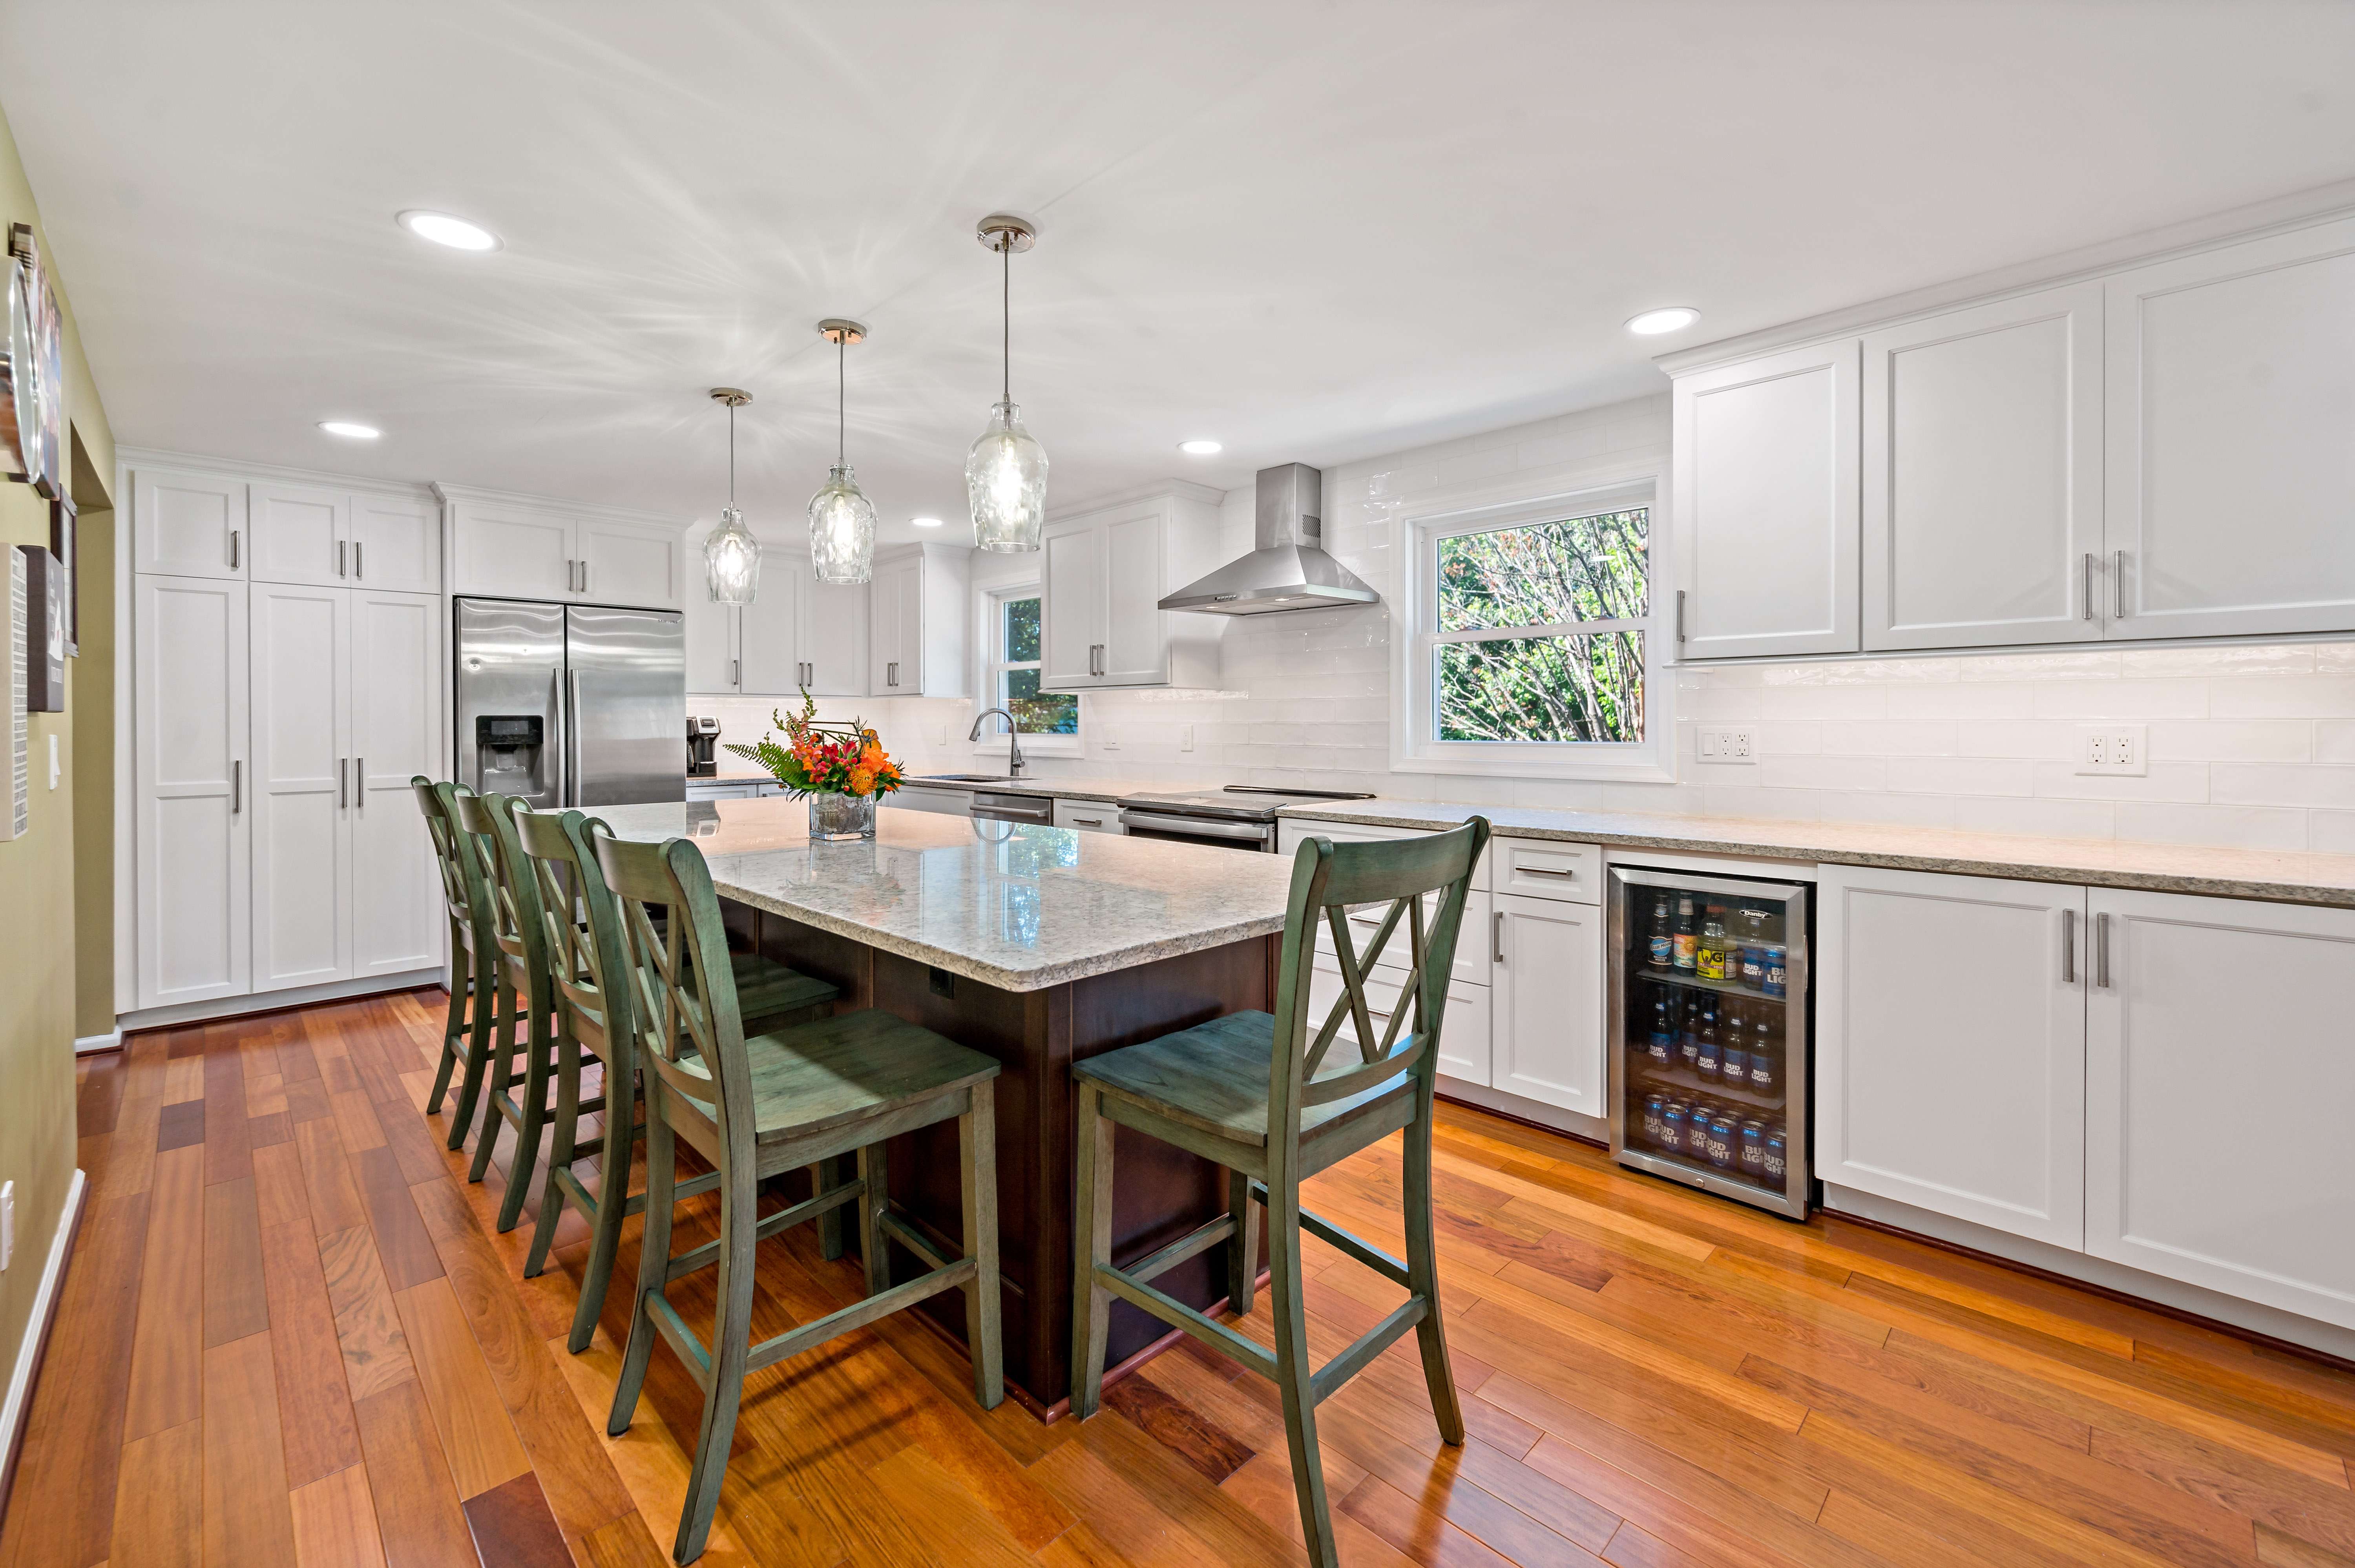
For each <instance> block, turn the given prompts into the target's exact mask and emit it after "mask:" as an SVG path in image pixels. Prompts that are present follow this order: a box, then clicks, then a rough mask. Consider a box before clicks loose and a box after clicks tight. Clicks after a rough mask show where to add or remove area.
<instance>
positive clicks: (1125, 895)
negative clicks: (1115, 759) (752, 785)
mask: <svg viewBox="0 0 2355 1568" xmlns="http://www.w3.org/2000/svg"><path fill="white" fill-rule="evenodd" d="M592 815H594V816H598V817H601V818H602V820H603V821H604V822H605V824H606V825H607V826H608V827H611V828H612V829H613V832H614V834H615V836H617V837H623V838H630V839H639V840H644V841H646V842H659V841H660V840H662V839H665V838H676V837H692V838H694V839H695V840H696V842H697V843H698V845H699V846H700V847H701V848H702V850H703V853H704V856H705V858H706V859H707V860H708V861H709V864H710V867H711V880H712V883H713V885H714V886H715V887H717V888H718V889H719V891H720V893H721V894H722V895H723V896H725V897H728V898H731V899H735V900H737V901H740V902H743V903H747V904H751V906H753V907H754V908H755V909H762V910H766V911H768V912H771V913H773V914H780V915H783V916H785V917H786V918H787V919H789V920H797V921H801V922H803V923H805V924H808V925H814V926H816V927H818V928H819V929H820V930H823V931H830V932H833V933H837V935H841V936H847V937H849V938H850V939H851V940H852V941H854V942H862V943H865V944H868V945H869V946H871V947H879V948H881V949H883V950H884V951H885V952H888V953H897V954H900V955H902V956H903V957H908V958H912V959H915V960H916V961H917V962H919V963H922V964H930V965H935V966H937V967H939V968H942V969H946V970H948V971H949V972H950V973H951V974H955V975H963V976H967V977H968V978H971V979H975V980H978V981H980V982H981V983H982V984H984V985H987V986H995V987H998V988H999V989H1001V990H1007V991H1038V990H1044V989H1046V988H1047V987H1050V986H1060V985H1063V984H1065V983H1067V982H1069V981H1072V980H1078V979H1083V978H1085V977H1086V976H1091V975H1103V974H1107V973H1109V972H1111V971H1113V970H1115V969H1126V968H1131V967H1133V966H1135V965H1140V964H1149V963H1151V962H1153V961H1154V960H1155V959H1157V958H1168V957H1174V956H1175V955H1178V954H1181V953H1191V952H1195V951H1197V950H1199V949H1201V948H1205V947H1219V946H1223V945H1225V944H1228V943H1230V942H1241V941H1242V940H1244V939H1245V938H1247V937H1253V936H1266V935H1269V934H1271V933H1275V932H1280V931H1282V930H1283V929H1284V907H1285V898H1286V895H1287V893H1288V892H1289V891H1290V888H1291V883H1292V862H1291V861H1290V860H1289V859H1285V858H1284V857H1283V856H1279V855H1242V854H1237V853H1236V852H1235V851H1234V850H1232V849H1223V848H1209V847H1207V846H1202V845H1195V844H1176V843H1168V842H1164V841H1161V840H1157V839H1147V838H1129V837H1122V836H1120V835H1117V834H1110V833H1078V832H1073V831H1071V830H1069V829H1065V828H1060V827H1027V826H1018V825H1015V824H1011V823H1002V822H971V821H968V820H966V819H965V818H964V817H961V816H943V815H940V814H935V813H927V812H921V811H888V812H883V813H880V814H879V827H878V828H877V830H876V837H875V841H874V842H872V843H850V844H839V843H827V844H813V843H811V842H810V841H809V837H808V833H807V827H808V822H809V812H808V807H807V805H805V803H804V802H802V801H798V800H794V799H790V798H787V797H784V796H774V795H773V796H769V797H766V798H762V799H754V800H716V801H665V802H660V803H657V804H654V805H613V806H606V807H604V808H602V810H599V811H597V812H595V813H593V814H592Z"/></svg>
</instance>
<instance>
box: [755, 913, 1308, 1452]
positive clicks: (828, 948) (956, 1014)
mask: <svg viewBox="0 0 2355 1568" xmlns="http://www.w3.org/2000/svg"><path fill="white" fill-rule="evenodd" d="M722 907H723V909H724V910H725V912H726V914H727V920H728V926H729V933H730V940H731V942H740V943H741V944H744V945H745V946H746V947H747V948H748V949H749V950H751V951H757V952H759V953H761V954H762V955H764V956H767V957H772V958H774V959H776V960H778V961H779V962H781V963H784V964H789V965H792V966H793V967H794V968H796V969H798V970H800V971H802V972H803V973H804V974H805V975H815V976H818V977H819V978H821V979H825V980H829V981H831V982H833V983H834V984H835V985H837V986H839V987H842V993H843V994H842V997H841V999H840V1001H839V1003H838V1004H837V1005H838V1006H839V1007H841V1008H844V1009H845V1010H847V1009H849V1008H882V1009H883V1010H885V1011H887V1012H890V1013H892V1014H894V1015H896V1016H898V1017H900V1018H903V1019H908V1020H909V1021H910V1022H911V1023H917V1024H922V1026H923V1027H924V1028H926V1029H933V1030H936V1031H937V1032H939V1033H941V1034H943V1035H945V1036H947V1037H948V1038H949V1039H951V1040H955V1041H956V1042H957V1043H958V1044H960V1045H964V1046H968V1047H970V1048H972V1049H973V1050H975V1051H981V1052H984V1053H985V1054H986V1055H988V1056H991V1057H994V1058H996V1060H997V1061H998V1062H999V1063H1001V1064H1002V1066H1003V1068H1004V1072H1003V1073H1002V1074H1001V1075H1000V1076H999V1078H998V1079H997V1106H996V1109H997V1214H998V1225H999V1249H1000V1257H1001V1264H1002V1267H1003V1269H1004V1274H1005V1291H1006V1300H1005V1326H1006V1379H1007V1384H1008V1385H1009V1387H1010V1388H1011V1389H1012V1390H1013V1391H1014V1392H1016V1393H1017V1395H1018V1397H1019V1398H1020V1399H1021V1401H1022V1403H1024V1404H1025V1405H1027V1406H1028V1407H1029V1408H1030V1409H1031V1410H1032V1411H1033V1412H1034V1413H1037V1414H1039V1416H1041V1417H1042V1418H1044V1419H1047V1420H1053V1419H1054V1418H1056V1417H1057V1416H1060V1415H1061V1414H1062V1413H1063V1412H1064V1411H1065V1410H1066V1409H1068V1408H1069V1401H1070V1395H1071V1245H1072V1238H1071V1214H1072V1194H1073V1189H1072V1185H1071V1184H1072V1180H1073V1154H1072V1141H1071V1140H1072V1118H1073V1115H1074V1110H1073V1093H1072V1085H1071V1063H1072V1062H1074V1061H1082V1060H1084V1059H1085V1058H1087V1057H1091V1056H1094V1055H1097V1054H1098V1053H1100V1052H1103V1051H1116V1050H1118V1049H1120V1048H1121V1047H1123V1046H1127V1045H1135V1044H1138V1043H1140V1042H1142V1041H1145V1040H1152V1039H1154V1038H1156V1037H1157V1036H1160V1035H1164V1034H1168V1033H1170V1032H1172V1031H1173V1030H1177V1029H1188V1028H1190V1027H1192V1026H1193V1025H1195V1024H1199V1023H1204V1022H1207V1021H1208V1020H1209V1019H1215V1018H1220V1017H1222V1016H1224V1015H1225V1014H1228V1013H1234V1012H1245V1011H1250V1010H1252V1009H1258V1010H1262V1011H1265V1010H1269V1009H1272V1008H1273V1005H1274V999H1275V997H1274V975H1275V965H1276V960H1277V956H1278V953H1279V950H1280V944H1281V943H1282V941H1283V938H1282V937H1281V936H1260V937H1252V938H1249V939H1246V940H1244V941H1241V942H1235V943H1231V944H1227V945H1224V946H1220V947H1209V948H1204V949H1201V950H1199V951H1197V952H1193V953H1188V954H1183V955H1178V956H1177V957H1174V958H1162V959H1156V960H1155V961H1153V962H1151V963H1146V964H1140V965H1135V967H1132V968H1125V969H1119V970H1114V971H1113V972H1112V973H1109V974H1104V975H1096V976H1089V977H1088V978H1085V979H1081V980H1074V981H1071V982H1070V983H1068V984H1065V985H1060V986H1050V987H1047V988H1045V989H1042V990H1036V991H1005V990H999V989H997V988H996V987H992V986H986V985H984V984H982V983H981V982H979V981H977V980H974V979H971V978H969V977H967V976H961V975H952V974H950V973H949V972H948V971H946V970H944V969H936V968H933V967H932V966H931V965H926V964H922V963H920V962H918V961H916V960H914V959H911V958H905V957H902V956H900V955H898V954H894V953H888V952H883V951H881V950H879V949H877V948H874V947H870V946H868V945H867V944H863V943H859V942H855V941H852V940H851V939H849V938H848V937H845V936H838V935H836V934H834V933H829V932H825V931H820V930H818V929H816V928H815V927H814V926H809V925H805V924H803V923H800V922H798V921H794V920H791V919H788V918H786V917H784V916H783V915H778V914H773V913H770V912H765V911H762V910H758V909H754V908H752V907H751V906H750V905H747V904H742V903H739V902H736V901H732V900H723V901H722ZM1117 1139H1118V1141H1117V1153H1116V1158H1117V1161H1118V1168H1119V1171H1120V1180H1119V1185H1118V1188H1117V1189H1116V1190H1115V1192H1114V1210H1113V1253H1114V1259H1115V1260H1116V1261H1118V1262H1120V1263H1123V1264H1125V1263H1129V1262H1132V1261H1134V1260H1135V1259H1137V1258H1141V1257H1143V1256H1144V1255H1145V1254H1146V1253H1149V1252H1151V1251H1153V1250H1154V1249H1155V1248H1156V1247H1159V1246H1162V1245H1165V1244H1167V1243H1170V1242H1173V1241H1176V1240H1177V1238H1178V1237H1180V1236H1183V1235H1185V1234H1186V1233H1187V1232H1190V1231H1192V1230H1194V1229H1195V1228H1196V1227H1197V1226H1199V1225H1201V1224H1202V1223H1204V1222H1205V1221H1209V1220H1211V1219H1213V1218H1215V1217H1217V1216H1218V1215H1219V1214H1220V1213H1222V1212H1224V1211H1225V1210H1226V1205H1227V1188H1226V1177H1225V1174H1224V1172H1223V1171H1222V1170H1221V1169H1220V1168H1219V1167H1217V1166H1215V1165H1212V1164H1210V1163H1209V1161H1208V1160H1204V1159H1201V1158H1199V1157H1196V1156H1194V1155H1190V1154H1187V1153H1185V1152H1183V1151H1182V1150H1179V1149H1176V1148H1173V1147H1170V1146H1169V1145H1167V1144H1164V1143H1161V1142H1158V1141H1157V1140H1155V1139H1153V1138H1148V1137H1144V1136H1138V1135H1135V1134H1133V1133H1131V1132H1130V1131H1129V1130H1128V1129H1126V1128H1122V1129H1120V1131H1119V1133H1118V1134H1117ZM889 1165H890V1187H891V1195H892V1197H893V1198H894V1199H895V1200H898V1201H899V1202H900V1203H902V1204H904V1205H906V1206H907V1208H908V1209H909V1210H910V1211H912V1213H913V1215H914V1217H915V1219H916V1221H918V1222H919V1223H921V1224H922V1225H924V1226H926V1227H927V1228H928V1229H929V1230H930V1231H931V1232H932V1234H933V1235H934V1236H935V1237H937V1238H938V1239H939V1240H940V1241H941V1243H943V1245H944V1246H946V1247H948V1248H949V1249H950V1250H951V1251H952V1252H954V1250H955V1249H956V1247H957V1245H958V1243H957V1240H956V1238H957V1236H958V1235H959V1233H960V1232H959V1226H960V1224H961V1223H962V1220H961V1213H962V1210H961V1203H962V1200H961V1198H960V1195H959V1191H958V1185H957V1148H956V1127H955V1125H954V1123H945V1124H943V1125H939V1126H934V1127H928V1128H925V1129H924V1130H922V1131H921V1132H917V1133H911V1134H907V1135H904V1136H900V1137H897V1138H894V1139H892V1140H891V1142H890V1147H889ZM849 1229H850V1230H851V1231H856V1229H857V1227H856V1226H852V1227H849ZM848 1244H849V1245H852V1246H855V1245H856V1244H857V1243H856V1238H855V1237H851V1238H849V1239H848ZM1223 1257H1224V1254H1223V1252H1222V1251H1221V1250H1220V1249H1217V1248H1213V1249H1212V1250H1211V1251H1210V1252H1209V1253H1204V1254H1203V1255H1201V1256H1199V1257H1196V1258H1190V1259H1188V1261H1186V1262H1185V1263H1183V1264H1179V1265H1178V1266H1177V1267H1176V1268H1174V1269H1172V1270H1171V1271H1170V1272H1169V1273H1167V1275H1162V1276H1161V1277H1159V1278H1158V1279H1156V1280H1155V1282H1154V1284H1155V1285H1156V1287H1157V1288H1159V1289H1161V1290H1165V1291H1167V1292H1168V1293H1169V1294H1170V1295H1171V1296H1176V1297H1177V1299H1178V1300H1180V1301H1183V1302H1185V1303H1187V1304H1188V1305H1189V1306H1194V1307H1203V1308H1205V1309H1209V1308H1211V1307H1216V1306H1217V1305H1218V1304H1219V1303H1220V1302H1221V1301H1223V1300H1224V1298H1225V1296H1226V1294H1227V1285H1226V1268H1225V1264H1224V1261H1223ZM890 1264H891V1270H892V1278H893V1280H894V1282H895V1283H896V1282H898V1281H899V1280H900V1279H901V1278H906V1277H913V1275H914V1274H915V1273H917V1272H920V1270H921V1266H922V1265H921V1264H918V1263H917V1262H916V1260H915V1259H914V1258H913V1257H911V1256H910V1255H907V1254H905V1253H897V1252H895V1253H894V1255H893V1256H892V1258H891V1260H890ZM917 1310H919V1311H921V1312H922V1313H923V1314H924V1315H925V1316H926V1317H927V1318H928V1319H929V1320H930V1321H931V1322H932V1323H933V1324H934V1325H935V1326H937V1327H938V1328H941V1329H942V1330H943V1332H945V1333H947V1334H948V1335H949V1336H950V1337H952V1338H953V1339H956V1340H957V1341H958V1342H959V1343H960V1344H962V1343H963V1342H964V1309H963V1307H961V1306H960V1305H959V1303H958V1299H957V1298H956V1297H955V1296H943V1297H937V1298H935V1299H933V1300H931V1301H927V1302H924V1303H923V1304H922V1305H921V1306H920V1307H918V1308H917ZM1175 1337H1176V1334H1175V1331H1173V1330H1170V1329H1167V1328H1165V1327H1164V1326H1163V1325H1162V1324H1160V1323H1158V1322H1156V1321H1155V1320H1154V1319H1153V1318H1152V1317H1148V1316H1147V1315H1146V1314H1145V1313H1143V1312H1140V1311H1138V1310H1137V1309H1136V1308H1135V1307H1131V1306H1129V1305H1128V1304H1127V1303H1125V1302H1115V1303H1114V1307H1113V1317H1112V1330H1111V1342H1110V1347H1109V1350H1108V1353H1107V1357H1106V1360H1107V1364H1108V1365H1112V1366H1115V1367H1117V1366H1119V1365H1120V1364H1122V1363H1123V1362H1125V1361H1128V1360H1132V1359H1134V1358H1135V1357H1136V1356H1137V1355H1138V1354H1139V1353H1140V1352H1142V1351H1144V1350H1146V1349H1149V1348H1151V1347H1152V1346H1154V1345H1155V1344H1156V1343H1158V1342H1160V1341H1161V1340H1163V1339H1174V1338H1175Z"/></svg>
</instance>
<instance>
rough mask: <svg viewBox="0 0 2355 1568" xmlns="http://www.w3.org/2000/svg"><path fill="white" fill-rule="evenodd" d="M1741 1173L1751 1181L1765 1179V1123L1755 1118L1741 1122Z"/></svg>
mask: <svg viewBox="0 0 2355 1568" xmlns="http://www.w3.org/2000/svg"><path fill="white" fill-rule="evenodd" d="M1742 1175H1744V1176H1746V1177H1748V1178H1750V1179H1752V1180H1753V1181H1763V1180H1764V1179H1766V1124H1765V1123H1764V1122H1761V1121H1757V1120H1752V1121H1747V1122H1744V1123H1742Z"/></svg>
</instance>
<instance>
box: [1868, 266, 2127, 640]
mask: <svg viewBox="0 0 2355 1568" xmlns="http://www.w3.org/2000/svg"><path fill="white" fill-rule="evenodd" d="M1863 525H1864V646H1865V647H1866V648H1868V649H1874V650H1879V649H1886V648H1957V647H1980V646H1985V645H1989V644H2008V643H2072V642H2086V641H2098V640H2099V639H2100V638H2101V636H2102V635H2103V618H2102V616H2101V613H2100V610H2099V605H2098V603H2097V601H2098V598H2099V595H2098V594H2097V593H2096V592H2095V590H2096V588H2097V586H2098V582H2097V577H2096V559H2097V558H2098V557H2099V555H2100V554H2101V549H2102V289H2101V285H2100V284H2098V283H2081V284H2077V285H2075V286H2073V287H2071V288H2062V289H2051V290H2048V291H2046V292H2044V293H2035V294H2029V295H2025V296H2023V297H2021V298H2019V299H2009V300H2002V301H1998V303H1996V304H1987V305H1980V306H1977V308H1975V309H1971V310H1960V311H1951V312H1949V313H1947V314H1946V315H1936V316H1932V317H1931V318H1929V319H1928V320H1926V321H1917V322H1909V323H1907V324H1906V325H1902V326H1894V327H1890V328H1888V329H1886V330H1884V331H1881V332H1875V333H1872V334H1870V335H1869V336H1866V338H1865V340H1864V507H1863Z"/></svg>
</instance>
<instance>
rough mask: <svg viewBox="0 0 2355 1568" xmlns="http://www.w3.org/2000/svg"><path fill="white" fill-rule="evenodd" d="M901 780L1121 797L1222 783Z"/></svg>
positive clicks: (1006, 791)
mask: <svg viewBox="0 0 2355 1568" xmlns="http://www.w3.org/2000/svg"><path fill="white" fill-rule="evenodd" d="M901 782H902V783H903V784H908V785H910V786H911V787H914V788H917V789H964V790H986V791H988V792H989V793H990V794H991V795H1051V796H1053V797H1054V798H1055V799H1057V800H1120V799H1123V798H1124V797H1126V796H1128V795H1177V794H1183V793H1188V792H1191V791H1196V790H1205V789H1216V788H1218V787H1219V786H1218V785H1216V784H1202V783H1199V782H1194V783H1188V784H1171V783H1169V782H1167V780H1160V781H1156V780H1152V779H1066V778H1053V777H1046V778H1022V779H944V778H926V777H924V776H923V775H922V773H911V774H909V775H908V776H907V777H906V778H905V779H903V780H902V781H901ZM885 798H886V799H888V798H890V797H888V796H886V797H885Z"/></svg>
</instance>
